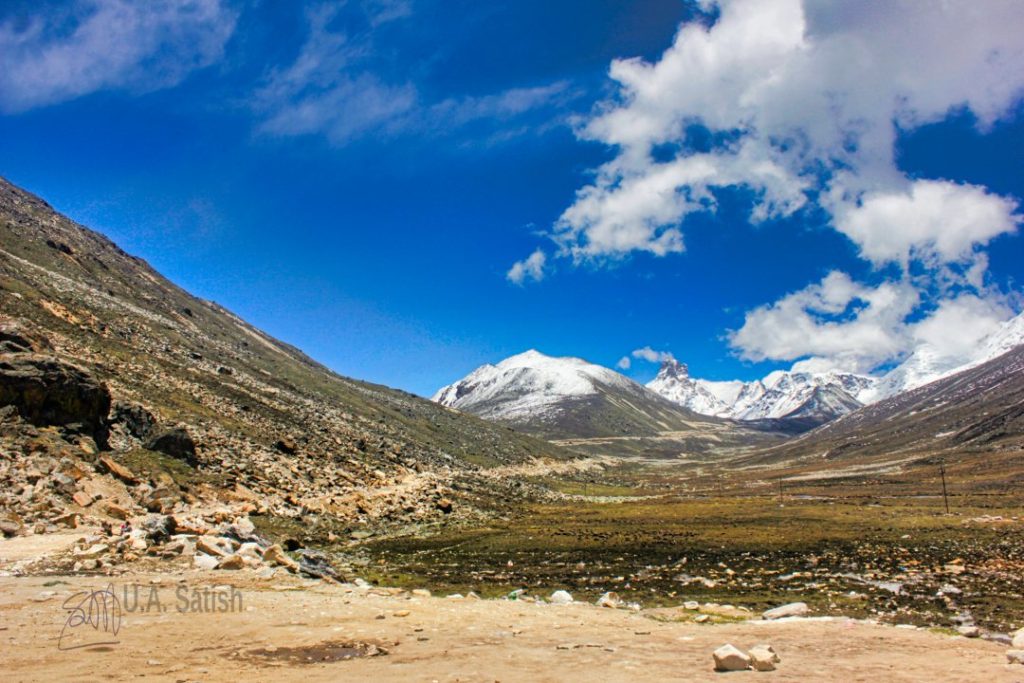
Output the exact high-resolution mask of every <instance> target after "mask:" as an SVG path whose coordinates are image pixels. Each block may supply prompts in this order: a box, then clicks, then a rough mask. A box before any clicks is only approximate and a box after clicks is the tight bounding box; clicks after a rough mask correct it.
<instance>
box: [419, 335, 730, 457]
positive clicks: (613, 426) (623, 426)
mask: <svg viewBox="0 0 1024 683" xmlns="http://www.w3.org/2000/svg"><path fill="white" fill-rule="evenodd" d="M434 400H435V401H436V402H438V403H440V404H442V405H445V406H448V407H450V408H455V409H457V410H460V411H463V412H468V413H473V414H474V415H478V416H479V417H482V418H485V419H488V420H493V421H496V422H501V423H503V424H507V425H509V426H512V427H516V428H519V429H522V430H524V431H527V432H530V433H533V434H537V435H539V436H544V437H546V438H554V439H568V438H594V437H649V436H657V435H659V434H664V433H674V434H676V435H680V434H684V433H685V434H688V435H691V436H692V439H691V442H690V443H689V444H688V446H689V447H693V448H694V449H695V450H700V449H702V448H704V447H705V445H706V444H705V445H700V444H696V443H695V441H694V439H695V440H698V441H699V440H700V439H704V440H705V441H708V442H709V443H710V442H711V441H713V442H715V443H716V444H718V445H721V444H722V443H725V442H728V441H729V439H730V438H731V435H732V434H733V433H734V432H735V433H736V435H738V434H739V432H740V431H741V430H737V429H736V427H735V426H734V425H729V423H727V422H725V421H722V420H717V419H715V418H713V417H707V416H704V415H699V414H697V413H696V412H693V411H691V410H687V409H686V408H684V407H682V406H680V405H678V404H676V403H673V402H672V401H669V400H667V399H665V398H664V397H662V396H660V395H659V394H657V393H655V392H653V391H651V390H650V389H648V388H647V387H645V386H643V385H642V384H638V383H637V382H634V381H633V380H631V379H629V378H627V377H624V376H623V375H620V374H619V373H617V372H615V371H614V370H609V369H608V368H605V367H601V366H600V365H594V364H593V363H588V362H587V361H585V360H581V359H579V358H552V357H551V356H546V355H544V354H542V353H539V352H537V351H527V352H526V353H521V354H519V355H517V356H512V357H511V358H506V359H505V360H503V361H501V362H500V363H498V364H497V365H483V366H481V367H479V368H477V369H476V370H474V371H473V372H472V373H470V374H469V375H467V376H466V377H465V378H463V379H461V380H459V381H458V382H455V383H454V384H451V385H449V386H446V387H444V388H442V389H441V390H440V391H438V392H437V393H436V394H435V395H434ZM688 438H690V437H688ZM745 438H749V435H747V436H746V437H745Z"/></svg>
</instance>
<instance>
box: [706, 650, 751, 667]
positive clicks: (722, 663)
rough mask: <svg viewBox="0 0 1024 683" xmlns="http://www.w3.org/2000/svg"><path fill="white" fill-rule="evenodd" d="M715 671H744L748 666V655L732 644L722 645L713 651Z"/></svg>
mask: <svg viewBox="0 0 1024 683" xmlns="http://www.w3.org/2000/svg"><path fill="white" fill-rule="evenodd" d="M712 656H713V657H714V659H715V671H746V670H747V669H749V668H750V657H749V656H748V655H747V654H746V653H745V652H743V651H742V650H740V649H739V648H736V647H733V646H732V645H723V646H722V647H720V648H718V649H717V650H715V651H714V653H713V654H712Z"/></svg>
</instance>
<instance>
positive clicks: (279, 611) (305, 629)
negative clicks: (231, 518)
mask: <svg viewBox="0 0 1024 683" xmlns="http://www.w3.org/2000/svg"><path fill="white" fill-rule="evenodd" d="M3 553H4V551H3V549H2V548H0V556H2V555H3ZM110 582H112V583H111V585H112V586H113V591H114V593H115V594H117V595H121V594H122V591H123V587H125V586H131V585H133V584H137V585H139V586H141V587H142V593H143V595H145V596H148V595H149V594H150V591H157V595H158V596H159V597H158V599H159V600H160V603H161V605H162V606H163V609H162V610H161V609H156V608H155V606H154V608H153V609H151V610H150V611H149V612H138V611H135V612H128V611H125V612H124V613H123V620H122V621H121V623H120V628H119V632H118V633H117V634H116V636H112V635H111V634H110V633H106V634H104V633H103V632H102V629H101V630H95V629H93V630H90V629H89V627H88V625H81V626H78V627H77V628H71V629H70V630H66V631H65V640H64V641H63V643H62V645H63V646H64V647H71V646H74V645H77V644H83V643H85V642H88V641H85V640H83V639H84V638H91V639H93V641H95V639H97V638H98V639H100V640H103V639H104V638H106V639H109V640H116V641H118V642H116V644H108V645H104V646H97V647H89V648H81V649H70V650H69V649H65V650H61V649H59V647H58V645H59V643H60V641H59V636H60V634H61V631H62V628H65V625H66V623H67V621H68V616H69V614H70V612H69V611H68V610H67V609H65V607H66V606H68V605H69V604H70V605H72V606H73V605H75V604H79V602H80V600H81V598H76V599H75V600H74V601H73V602H69V598H70V597H71V596H72V595H74V594H76V593H79V592H80V591H87V590H102V589H103V588H105V587H106V586H107V585H108V583H110ZM215 584H216V585H219V586H221V587H222V590H225V591H227V590H232V589H233V590H235V591H237V592H238V593H239V594H240V595H241V598H240V600H239V601H238V604H240V605H241V609H240V610H239V611H234V612H226V613H209V612H207V613H203V612H179V611H178V609H177V607H178V601H177V600H176V599H175V593H176V591H177V590H178V589H179V587H181V588H182V590H187V591H189V592H190V594H191V593H196V592H200V593H201V591H202V590H204V589H209V588H211V587H212V586H213V585H215ZM228 586H230V587H232V588H230V589H229V588H227V587H228ZM144 602H147V599H146V598H143V599H142V600H140V603H139V604H140V605H141V603H144ZM121 606H122V609H123V610H126V608H127V607H128V606H129V605H128V604H127V603H124V602H123V601H122V605H121ZM650 616H651V615H649V614H647V613H646V612H640V613H632V612H630V611H628V610H621V609H620V610H613V609H602V608H599V607H595V606H591V605H586V604H580V603H577V604H571V605H565V606H558V605H544V604H528V603H523V602H516V601H507V600H473V599H469V598H462V599H457V598H440V597H426V596H414V595H412V594H411V593H407V592H404V591H396V590H388V589H382V588H370V587H362V588H360V587H356V586H353V585H337V584H325V583H319V582H303V581H301V580H298V579H294V578H292V579H286V580H283V581H282V580H278V579H275V580H273V581H268V580H263V579H258V578H256V577H254V576H252V575H251V574H245V573H232V574H225V573H224V572H220V573H212V572H205V573H204V572H187V573H174V574H162V575H149V574H139V575H136V574H126V575H123V576H118V577H114V578H113V579H110V578H106V577H98V576H97V577H86V576H49V577H43V576H31V577H21V578H15V577H12V576H4V577H2V578H0V642H2V643H3V647H2V648H0V666H2V668H3V671H4V674H5V679H6V680H12V681H54V680H85V681H88V680H105V681H128V680H136V679H139V678H146V679H154V680H174V681H193V680H202V681H232V682H234V681H257V680H278V681H291V680H301V681H321V680H323V681H328V680H330V681H338V680H350V681H498V680H500V681H503V682H505V683H507V682H509V681H531V682H533V681H571V680H582V679H584V678H585V679H586V680H588V681H595V682H596V681H665V680H690V681H704V680H720V678H721V674H715V673H713V671H712V658H711V652H712V651H713V650H714V649H716V648H718V647H719V646H721V645H723V644H724V643H732V644H734V645H736V646H738V647H740V648H749V647H751V646H753V645H755V644H757V643H770V644H771V645H772V646H773V647H774V648H775V650H776V651H777V652H778V653H779V655H780V656H781V659H782V661H781V663H780V664H779V665H778V669H777V670H776V671H774V672H771V673H755V672H747V673H734V674H728V675H727V677H728V678H729V679H730V680H731V679H732V678H736V679H738V680H744V679H747V678H753V679H755V680H760V679H761V678H762V677H763V678H764V680H776V681H831V680H836V681H838V680H842V681H922V680H927V681H978V680H984V681H990V682H993V683H994V682H996V681H1018V680H1020V678H1021V673H1020V672H1021V669H1020V666H1019V665H1014V666H1013V667H1011V665H1008V664H1007V663H1006V658H1005V656H1004V651H1005V647H1003V646H1000V645H997V644H994V643H990V642H985V641H981V640H968V639H965V638H954V637H950V636H948V635H943V634H938V633H934V632H929V631H927V630H921V629H906V628H896V627H891V626H882V625H877V624H871V623H866V622H863V621H854V620H849V619H842V618H831V619H824V620H820V619H819V620H806V619H804V620H801V619H797V620H789V621H786V620H783V621H778V622H765V621H750V622H743V623H728V624H716V625H698V624H693V623H680V622H665V621H658V620H654V619H652V618H650ZM359 654H366V655H368V656H353V657H352V658H351V659H342V657H345V656H352V655H359ZM369 655H372V656H369Z"/></svg>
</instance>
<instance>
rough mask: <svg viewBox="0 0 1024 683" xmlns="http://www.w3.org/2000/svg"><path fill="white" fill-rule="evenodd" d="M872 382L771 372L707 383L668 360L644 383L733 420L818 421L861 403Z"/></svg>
mask: <svg viewBox="0 0 1024 683" xmlns="http://www.w3.org/2000/svg"><path fill="white" fill-rule="evenodd" d="M680 369H682V371H680ZM875 381H876V380H875V379H874V378H871V377H865V376H862V375H855V374H851V373H842V372H824V373H807V372H783V371H776V372H773V373H770V374H769V375H768V376H767V377H765V378H764V379H761V380H754V381H752V382H711V381H708V380H702V379H694V378H693V377H691V376H690V375H689V372H687V371H686V366H685V365H684V364H682V363H679V362H677V361H668V362H666V363H664V364H663V365H662V368H661V371H660V372H659V373H658V376H657V377H656V378H655V379H654V380H652V381H651V382H650V383H649V384H648V385H647V387H648V388H649V389H651V390H652V391H655V392H657V393H659V394H661V395H662V396H664V397H665V398H667V399H669V400H670V401H673V402H675V403H678V404H680V405H682V406H685V407H687V408H689V409H691V410H693V411H695V412H698V413H702V414H704V415H715V416H719V417H729V418H733V419H737V420H768V419H788V418H800V419H801V420H802V421H804V422H805V423H808V424H809V423H819V424H820V423H822V422H827V421H829V420H832V419H834V418H836V417H839V416H840V415H845V414H846V413H848V412H850V411H852V410H856V409H857V408H859V407H860V406H861V405H863V400H862V397H863V396H865V395H866V394H867V393H868V392H869V391H870V390H871V389H872V387H874V385H875Z"/></svg>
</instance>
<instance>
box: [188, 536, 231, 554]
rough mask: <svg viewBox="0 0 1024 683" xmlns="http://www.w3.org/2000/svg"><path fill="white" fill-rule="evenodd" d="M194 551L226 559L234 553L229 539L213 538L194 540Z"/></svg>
mask: <svg viewBox="0 0 1024 683" xmlns="http://www.w3.org/2000/svg"><path fill="white" fill-rule="evenodd" d="M196 550H198V551H199V552H201V553H206V554H207V555H213V556H215V557H227V556H228V555H231V554H233V553H234V548H233V547H232V545H231V541H230V539H227V538H217V537H215V536H200V537H199V538H197V539H196Z"/></svg>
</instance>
